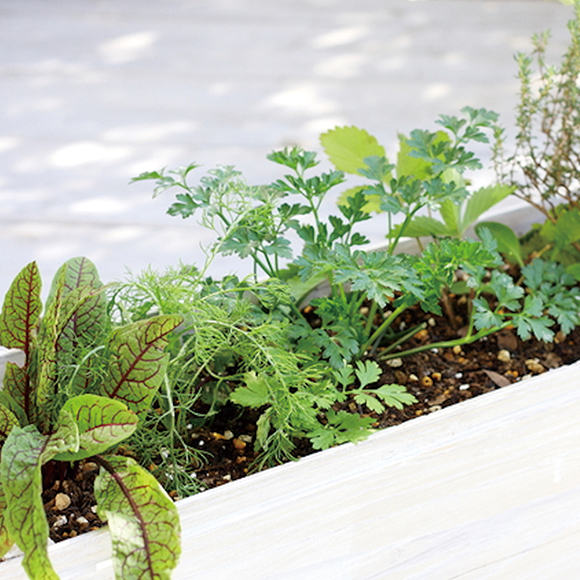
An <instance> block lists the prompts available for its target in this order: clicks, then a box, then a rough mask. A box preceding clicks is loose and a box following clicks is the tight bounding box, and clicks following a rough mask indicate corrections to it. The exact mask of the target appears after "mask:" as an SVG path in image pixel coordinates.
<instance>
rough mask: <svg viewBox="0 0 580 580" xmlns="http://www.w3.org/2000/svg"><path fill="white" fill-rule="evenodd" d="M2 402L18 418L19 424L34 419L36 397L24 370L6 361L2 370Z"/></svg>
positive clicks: (24, 423)
mask: <svg viewBox="0 0 580 580" xmlns="http://www.w3.org/2000/svg"><path fill="white" fill-rule="evenodd" d="M2 399H3V400H2V403H3V404H4V405H5V406H6V407H8V408H9V409H10V410H11V411H12V412H13V413H14V414H15V415H16V416H17V417H18V419H19V421H20V424H21V425H26V424H27V423H29V422H31V421H34V418H35V416H36V397H35V393H34V391H33V388H32V386H31V384H30V381H29V379H28V374H27V373H26V370H25V369H23V368H21V367H19V366H18V365H17V364H14V363H11V362H8V363H6V369H5V371H4V388H3V390H2Z"/></svg>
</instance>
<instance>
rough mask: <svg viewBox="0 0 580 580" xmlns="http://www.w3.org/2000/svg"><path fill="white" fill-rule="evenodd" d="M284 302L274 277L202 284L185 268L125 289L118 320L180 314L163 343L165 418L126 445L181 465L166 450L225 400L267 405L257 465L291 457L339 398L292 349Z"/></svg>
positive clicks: (149, 275)
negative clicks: (167, 360)
mask: <svg viewBox="0 0 580 580" xmlns="http://www.w3.org/2000/svg"><path fill="white" fill-rule="evenodd" d="M289 301H290V296H289V293H288V286H287V285H286V284H283V283H280V282H279V281H276V280H273V281H266V282H263V283H253V282H248V281H240V280H238V279H237V278H235V277H233V276H230V277H226V278H224V279H223V280H220V281H214V280H211V279H204V280H201V279H200V277H199V272H198V271H197V270H196V269H194V268H191V267H186V266H182V267H180V268H173V269H169V270H167V271H166V272H165V273H163V274H156V273H154V272H152V271H150V270H149V271H146V272H144V273H143V274H141V275H140V276H138V277H137V278H135V279H134V280H132V281H131V282H130V283H129V284H127V285H126V286H125V288H124V289H123V290H122V291H121V292H120V293H119V294H118V296H117V301H116V303H117V308H118V312H119V314H120V316H121V317H122V318H123V319H129V320H133V319H134V318H140V317H143V316H148V315H149V314H151V313H153V312H159V313H166V314H170V313H176V312H179V313H181V315H182V316H183V318H184V322H183V323H182V325H181V327H180V329H179V330H178V332H177V333H175V335H174V337H173V341H172V342H171V343H170V345H169V347H168V349H169V352H170V353H171V360H170V363H169V367H168V371H167V383H166V387H167V388H166V390H165V391H163V390H162V391H161V392H160V394H159V407H160V409H161V414H156V413H152V414H151V416H150V417H149V418H148V420H147V422H146V423H145V425H144V429H141V432H140V434H139V438H138V439H137V438H134V440H133V441H132V443H133V444H134V445H137V446H139V448H141V449H142V451H143V452H145V449H144V448H145V447H147V446H149V447H150V449H149V450H148V451H146V453H147V456H148V457H153V456H157V455H160V456H161V457H164V456H165V458H166V459H167V461H165V462H164V463H165V464H167V463H169V462H171V463H172V464H174V465H178V464H179V462H178V461H173V458H172V457H170V456H168V454H167V453H166V452H163V449H167V450H169V449H172V448H174V447H180V448H181V449H182V450H185V449H187V448H188V445H187V441H188V435H189V432H190V431H191V430H192V429H195V428H196V427H199V426H201V425H203V424H205V423H208V422H209V421H210V420H211V417H212V416H213V415H215V414H216V413H218V412H219V411H220V409H221V408H222V407H223V405H225V404H226V403H227V401H228V400H231V401H234V402H237V403H239V404H247V405H248V406H252V407H258V408H261V407H266V410H265V411H264V412H263V413H262V415H261V417H260V420H259V423H258V430H257V440H256V445H257V447H258V448H259V449H262V451H263V455H262V458H261V462H262V463H271V462H280V461H283V460H287V459H289V458H291V454H292V450H293V448H294V442H293V440H294V438H295V437H298V436H303V435H304V432H305V430H308V429H310V430H312V429H313V428H315V427H316V426H317V425H318V422H319V419H318V412H319V409H320V408H326V407H328V406H330V404H331V403H333V402H334V401H335V400H336V394H335V392H334V388H333V385H332V383H330V382H329V381H328V379H327V378H326V375H327V371H326V369H325V367H324V366H323V365H321V364H320V362H319V361H318V360H317V359H316V358H313V357H311V356H308V355H306V354H302V353H299V352H297V351H296V349H295V348H294V347H293V344H292V343H291V340H290V336H289V332H288V331H289V328H290V324H289V321H288V320H287V319H285V318H284V317H283V316H282V315H281V314H280V313H279V312H277V311H276V308H277V307H283V306H287V305H288V303H289ZM242 385H243V390H242V388H241V386H242ZM198 408H201V409H204V411H203V413H201V412H200V411H199V410H197V409H198ZM161 426H162V427H163V428H161V429H160V427H161ZM147 430H149V431H150V432H151V433H150V434H149V436H147V435H145V434H144V432H145V431H147ZM159 433H161V435H159ZM171 453H172V452H170V453H169V455H171ZM189 463H191V462H189ZM163 469H164V466H161V468H160V469H159V471H162V470H163ZM173 471H175V470H173ZM172 475H173V477H178V476H177V474H175V473H172ZM165 483H166V484H167V485H168V486H169V485H171V484H170V482H165ZM182 491H183V490H182Z"/></svg>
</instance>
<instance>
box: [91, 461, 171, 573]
mask: <svg viewBox="0 0 580 580" xmlns="http://www.w3.org/2000/svg"><path fill="white" fill-rule="evenodd" d="M97 460H98V462H99V463H100V464H101V472H100V474H99V476H98V477H97V479H96V481H95V498H96V500H97V506H98V513H99V516H100V517H101V518H102V519H106V520H108V523H109V529H110V531H111V539H112V543H113V562H114V567H115V576H116V578H117V579H119V580H132V579H139V580H163V579H165V578H167V579H168V578H169V577H170V572H171V570H172V569H173V568H174V567H175V566H176V565H177V561H178V559H179V554H180V552H181V546H180V532H181V530H180V524H179V515H178V513H177V509H176V507H175V504H174V503H173V501H171V498H170V497H169V496H168V495H167V494H166V493H165V491H164V490H163V488H162V487H161V486H160V485H159V483H158V482H157V480H156V479H155V478H154V477H153V476H152V475H151V474H150V473H148V472H147V471H145V470H144V469H143V468H142V467H140V466H139V465H137V464H136V463H135V462H134V461H133V460H132V459H130V458H129V457H116V456H109V457H107V458H106V459H104V458H101V457H98V458H97Z"/></svg>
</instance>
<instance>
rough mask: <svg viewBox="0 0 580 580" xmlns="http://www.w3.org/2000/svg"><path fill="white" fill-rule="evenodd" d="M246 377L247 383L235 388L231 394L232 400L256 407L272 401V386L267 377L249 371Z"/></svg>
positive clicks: (239, 403) (238, 403)
mask: <svg viewBox="0 0 580 580" xmlns="http://www.w3.org/2000/svg"><path fill="white" fill-rule="evenodd" d="M244 378H245V382H246V384H245V385H244V386H241V387H237V388H236V389H234V391H233V392H232V393H231V394H230V401H232V402H234V403H236V404H237V405H242V407H253V408H255V409H257V408H258V407H262V406H263V405H266V404H267V403H271V402H272V398H271V396H270V388H269V387H268V382H267V379H266V378H265V377H263V376H258V375H256V373H255V372H249V373H246V375H245V377H244Z"/></svg>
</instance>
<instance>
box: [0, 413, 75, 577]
mask: <svg viewBox="0 0 580 580" xmlns="http://www.w3.org/2000/svg"><path fill="white" fill-rule="evenodd" d="M64 418H65V417H63V419H64ZM75 445H78V433H77V432H76V429H75V426H74V422H73V421H72V420H71V418H70V416H69V417H68V421H67V422H66V423H65V424H62V425H60V426H59V429H58V430H57V431H56V432H55V433H54V434H52V435H42V434H41V433H40V432H39V431H38V429H37V428H36V427H35V426H34V425H28V426H26V427H24V428H20V427H18V426H15V427H14V428H13V429H12V431H11V432H10V435H8V438H7V439H6V442H5V443H4V446H3V447H2V459H1V461H0V481H1V482H2V489H3V491H4V495H5V501H6V511H5V525H6V528H7V530H8V534H9V536H10V537H11V538H12V539H13V540H14V541H15V542H16V543H17V544H18V547H19V548H20V549H21V550H22V551H23V552H24V559H23V561H22V565H23V566H24V569H25V570H26V573H27V574H28V576H29V577H30V578H31V579H33V580H36V579H42V580H53V579H55V580H57V579H58V576H57V575H56V573H55V572H54V569H53V568H52V565H51V563H50V560H49V558H48V554H47V549H46V548H47V541H48V523H47V521H46V516H45V513H44V506H43V503H42V495H41V494H42V475H41V467H42V465H43V463H46V462H47V461H49V460H50V459H51V458H52V457H54V456H55V455H56V454H57V453H59V452H64V451H67V450H69V449H71V448H73V449H74V448H75Z"/></svg>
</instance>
